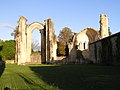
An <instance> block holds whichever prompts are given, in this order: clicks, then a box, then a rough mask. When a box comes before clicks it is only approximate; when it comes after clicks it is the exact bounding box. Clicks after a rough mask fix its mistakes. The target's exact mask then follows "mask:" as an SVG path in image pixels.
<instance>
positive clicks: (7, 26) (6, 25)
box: [0, 24, 16, 29]
mask: <svg viewBox="0 0 120 90" xmlns="http://www.w3.org/2000/svg"><path fill="white" fill-rule="evenodd" d="M0 27H6V28H12V29H15V28H16V26H15V25H11V24H1V25H0Z"/></svg>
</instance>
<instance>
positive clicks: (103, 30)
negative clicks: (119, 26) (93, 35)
mask: <svg viewBox="0 0 120 90" xmlns="http://www.w3.org/2000/svg"><path fill="white" fill-rule="evenodd" d="M100 34H101V38H105V37H108V36H109V28H108V18H107V16H106V15H105V14H101V15H100Z"/></svg>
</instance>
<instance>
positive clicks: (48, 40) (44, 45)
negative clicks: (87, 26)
mask: <svg viewBox="0 0 120 90" xmlns="http://www.w3.org/2000/svg"><path fill="white" fill-rule="evenodd" d="M26 22H27V19H26V18H25V17H23V16H21V17H20V19H19V21H18V27H17V33H16V55H15V59H16V60H15V62H16V63H17V64H25V63H31V62H34V61H33V59H34V58H33V59H31V54H32V53H31V41H32V40H31V37H32V32H33V30H35V29H38V30H39V31H40V33H41V61H40V63H42V64H44V63H46V61H50V60H52V59H53V58H54V59H55V58H56V49H57V42H56V36H55V32H54V25H53V22H52V19H47V20H45V24H41V23H39V22H33V23H31V24H26ZM35 62H36V61H35Z"/></svg>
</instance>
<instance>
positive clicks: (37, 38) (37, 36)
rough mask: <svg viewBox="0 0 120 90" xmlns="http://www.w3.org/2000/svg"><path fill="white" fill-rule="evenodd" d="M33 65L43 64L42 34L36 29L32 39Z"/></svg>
mask: <svg viewBox="0 0 120 90" xmlns="http://www.w3.org/2000/svg"><path fill="white" fill-rule="evenodd" d="M31 38H32V39H31V63H41V33H40V30H38V29H35V30H33V32H32V37H31Z"/></svg>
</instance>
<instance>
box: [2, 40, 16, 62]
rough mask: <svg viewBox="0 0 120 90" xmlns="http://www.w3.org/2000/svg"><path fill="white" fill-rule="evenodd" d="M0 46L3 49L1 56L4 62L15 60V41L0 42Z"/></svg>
mask: <svg viewBox="0 0 120 90" xmlns="http://www.w3.org/2000/svg"><path fill="white" fill-rule="evenodd" d="M0 46H1V47H2V50H1V51H0V54H1V56H2V58H3V60H12V59H15V41H14V40H6V41H3V42H0Z"/></svg>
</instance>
